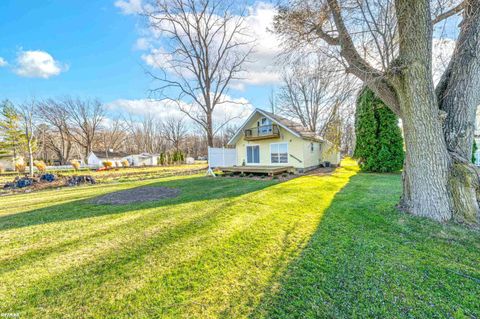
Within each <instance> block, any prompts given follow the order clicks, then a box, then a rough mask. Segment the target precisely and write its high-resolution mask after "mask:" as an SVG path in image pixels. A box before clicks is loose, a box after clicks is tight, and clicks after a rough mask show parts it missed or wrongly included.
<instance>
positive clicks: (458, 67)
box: [275, 0, 480, 223]
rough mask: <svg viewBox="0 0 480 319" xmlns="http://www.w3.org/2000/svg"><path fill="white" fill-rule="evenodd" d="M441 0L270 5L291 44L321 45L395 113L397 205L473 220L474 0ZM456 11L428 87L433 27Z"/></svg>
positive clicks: (479, 63)
mask: <svg viewBox="0 0 480 319" xmlns="http://www.w3.org/2000/svg"><path fill="white" fill-rule="evenodd" d="M439 3H442V5H441V6H438V4H439ZM448 3H450V6H447V5H446V4H447V3H446V2H445V1H432V2H431V1H428V0H417V1H412V0H395V1H393V0H392V1H390V0H366V1H348V2H347V1H345V2H343V1H342V2H341V3H340V2H339V1H338V0H322V1H310V0H306V1H296V0H295V1H292V2H291V3H290V4H289V5H288V6H286V7H283V8H281V9H280V11H279V14H278V16H277V19H276V25H275V29H276V31H277V32H278V33H279V34H282V35H283V36H284V39H285V40H286V42H287V43H289V44H290V45H291V46H290V47H291V48H292V49H293V48H294V47H299V46H309V47H316V46H317V45H318V46H317V47H318V48H320V47H321V46H323V45H325V44H326V45H327V46H328V48H329V53H330V54H331V55H332V56H333V55H335V54H336V56H337V59H338V61H339V62H341V63H342V64H343V65H344V66H345V70H346V71H347V72H349V73H351V74H353V75H355V76H357V77H358V78H359V79H361V80H362V81H364V82H365V83H366V85H368V86H369V87H370V88H371V89H372V90H373V91H374V92H375V93H376V95H377V96H379V97H380V98H381V99H382V100H383V101H384V102H385V103H386V104H387V105H388V106H389V108H390V109H391V110H392V111H393V112H395V113H396V114H397V115H399V117H400V118H401V119H402V123H403V130H404V137H405V144H406V160H405V167H404V174H403V177H404V178H403V186H404V190H403V196H402V200H401V205H402V207H403V208H404V209H405V210H407V211H409V212H411V213H413V214H415V215H419V216H426V217H430V218H433V219H436V220H439V221H446V220H450V219H451V218H452V217H453V218H454V219H455V220H457V221H460V222H465V223H479V220H480V210H479V205H478V199H477V194H479V193H480V192H479V188H480V180H479V173H478V172H477V170H476V168H475V167H473V166H472V165H471V164H470V161H469V158H470V156H471V152H472V145H473V131H474V123H475V121H474V119H475V108H476V106H477V105H478V104H480V90H475V89H472V88H478V87H479V86H480V0H465V1H459V2H456V1H448ZM437 9H438V10H437ZM459 12H461V13H462V15H463V21H462V23H461V25H460V33H459V36H458V39H457V44H456V48H455V51H454V54H453V57H452V59H451V61H450V63H449V65H448V68H447V70H446V71H445V73H444V75H443V77H442V79H441V80H440V83H439V84H438V85H437V87H436V90H435V87H434V83H433V77H432V39H433V26H434V25H435V24H436V23H439V22H441V21H443V20H444V19H446V18H448V17H450V16H452V15H454V14H457V13H459ZM319 50H320V49H319Z"/></svg>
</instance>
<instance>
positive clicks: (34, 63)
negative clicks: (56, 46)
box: [14, 51, 67, 79]
mask: <svg viewBox="0 0 480 319" xmlns="http://www.w3.org/2000/svg"><path fill="white" fill-rule="evenodd" d="M16 62H17V65H16V67H15V69H14V71H15V73H16V74H18V75H20V76H24V77H30V78H44V79H48V78H49V77H52V76H55V75H59V74H60V73H61V72H62V71H66V70H67V66H65V65H62V64H61V63H59V62H58V61H55V59H54V58H53V57H52V56H51V55H50V54H49V53H47V52H45V51H20V52H19V53H18V56H17V61H16Z"/></svg>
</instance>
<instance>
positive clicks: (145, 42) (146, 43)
mask: <svg viewBox="0 0 480 319" xmlns="http://www.w3.org/2000/svg"><path fill="white" fill-rule="evenodd" d="M151 47H152V45H151V44H150V40H149V39H147V38H138V39H137V41H136V42H135V45H134V46H133V48H134V49H135V50H140V51H144V50H148V49H150V48H151Z"/></svg>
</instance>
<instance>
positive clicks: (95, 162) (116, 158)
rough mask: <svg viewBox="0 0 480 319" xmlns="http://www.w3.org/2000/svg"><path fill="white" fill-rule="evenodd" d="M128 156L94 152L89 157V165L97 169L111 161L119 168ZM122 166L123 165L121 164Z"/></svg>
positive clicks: (119, 153)
mask: <svg viewBox="0 0 480 319" xmlns="http://www.w3.org/2000/svg"><path fill="white" fill-rule="evenodd" d="M127 156H128V154H127V153H122V152H113V151H111V150H110V151H92V152H90V154H89V155H88V158H87V164H88V165H91V166H96V167H102V166H103V162H105V161H110V162H113V163H114V166H118V165H117V163H118V164H120V163H121V161H122V160H124V159H125V158H126V157H127ZM120 165H121V164H120Z"/></svg>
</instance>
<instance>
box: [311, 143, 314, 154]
mask: <svg viewBox="0 0 480 319" xmlns="http://www.w3.org/2000/svg"><path fill="white" fill-rule="evenodd" d="M314 149H315V148H314V145H313V143H310V152H313V150H314Z"/></svg>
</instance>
